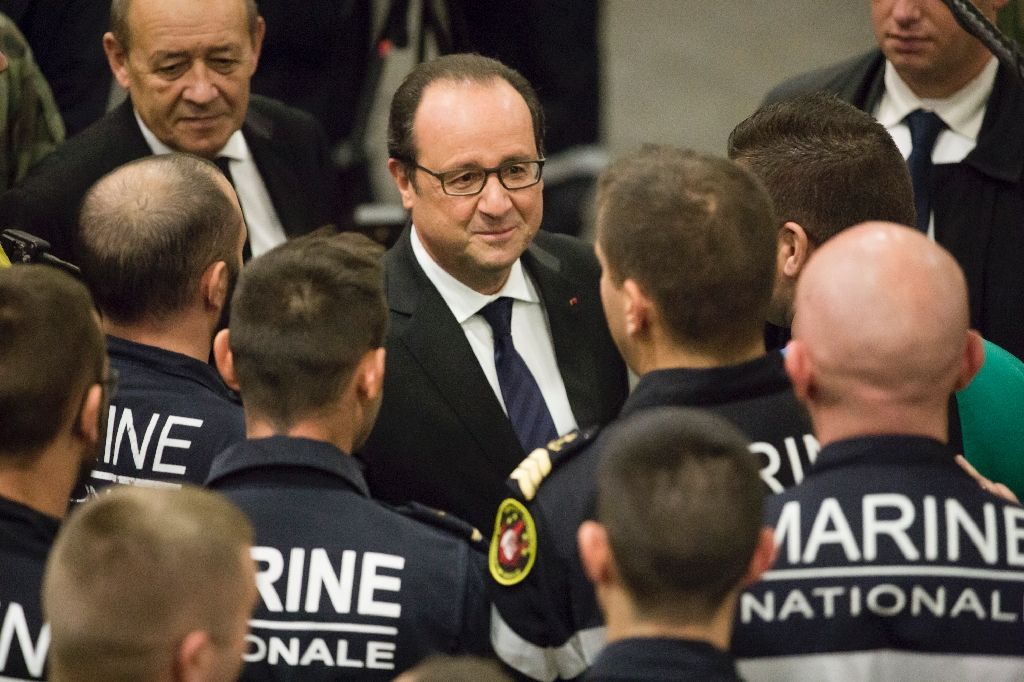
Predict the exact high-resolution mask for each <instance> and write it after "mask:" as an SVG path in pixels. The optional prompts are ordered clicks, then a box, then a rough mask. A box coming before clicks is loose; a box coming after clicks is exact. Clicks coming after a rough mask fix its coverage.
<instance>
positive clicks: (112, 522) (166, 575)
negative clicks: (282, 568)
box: [43, 485, 253, 682]
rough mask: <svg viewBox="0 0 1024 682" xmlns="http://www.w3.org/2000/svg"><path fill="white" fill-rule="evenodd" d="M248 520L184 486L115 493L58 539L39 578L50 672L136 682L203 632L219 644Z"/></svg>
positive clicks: (242, 586)
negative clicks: (48, 633)
mask: <svg viewBox="0 0 1024 682" xmlns="http://www.w3.org/2000/svg"><path fill="white" fill-rule="evenodd" d="M252 541H253V533H252V527H251V526H250V524H249V521H248V519H247V518H246V517H245V515H244V514H242V512H241V511H239V510H238V509H237V508H236V507H235V506H234V505H233V504H231V503H230V502H228V501H227V499H226V498H224V497H222V496H221V495H219V494H218V493H214V492H212V491H209V490H203V489H201V488H196V487H193V486H188V485H186V486H183V487H182V488H181V489H179V490H154V489H141V488H133V487H130V486H123V487H122V486H117V487H116V489H113V490H112V491H111V492H106V493H104V494H103V495H101V496H99V497H98V498H95V499H93V500H90V501H89V502H88V503H86V504H84V505H83V506H82V507H80V508H79V509H78V510H76V512H75V513H74V514H72V515H71V516H70V518H69V520H68V521H67V523H66V524H65V525H64V527H63V528H62V529H61V531H60V533H59V534H58V536H57V540H56V542H55V544H54V546H53V550H52V552H51V554H50V557H49V560H48V561H47V566H46V574H45V576H44V578H43V612H44V614H45V616H46V619H47V621H48V622H49V623H50V629H51V636H52V641H51V644H50V654H49V655H50V669H51V672H53V673H55V674H57V675H59V676H60V678H63V679H75V680H78V679H82V680H105V681H113V682H117V681H120V680H124V681H125V682H128V681H129V680H130V681H132V682H139V681H145V680H150V679H156V675H157V674H158V673H159V672H160V671H162V670H167V669H169V668H170V661H171V659H172V657H173V656H174V649H175V646H176V645H177V644H178V643H180V642H181V640H182V638H183V637H184V636H185V635H186V634H187V633H189V632H192V631H195V630H205V631H207V632H209V633H210V636H211V638H212V639H213V640H214V641H215V642H216V641H223V640H224V639H225V638H228V637H230V636H231V634H232V633H233V632H234V629H235V628H236V627H237V625H236V622H237V618H238V615H239V613H240V609H241V608H244V604H245V601H246V595H247V594H248V593H250V591H251V585H250V584H249V581H251V580H252V573H251V572H250V571H249V570H247V567H246V562H247V561H250V559H249V550H250V546H251V545H252Z"/></svg>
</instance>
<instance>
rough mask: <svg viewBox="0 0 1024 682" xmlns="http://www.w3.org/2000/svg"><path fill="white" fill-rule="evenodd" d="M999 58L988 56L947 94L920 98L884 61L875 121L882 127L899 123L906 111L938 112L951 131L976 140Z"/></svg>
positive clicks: (890, 126) (907, 112) (889, 64)
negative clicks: (962, 83)
mask: <svg viewBox="0 0 1024 682" xmlns="http://www.w3.org/2000/svg"><path fill="white" fill-rule="evenodd" d="M998 68H999V61H998V60H997V59H996V58H995V57H992V58H991V59H989V62H988V64H986V65H985V68H984V69H982V70H981V73H979V74H978V75H977V76H975V77H974V79H973V80H971V81H970V82H969V83H968V84H967V85H965V86H964V87H962V88H960V89H959V90H957V91H956V92H955V93H953V95H951V96H950V97H945V98H942V99H933V98H920V97H918V96H917V95H915V94H914V91H913V90H911V89H910V86H909V85H907V84H906V82H905V81H904V80H903V79H902V78H901V77H900V75H899V74H898V73H896V68H895V67H894V66H893V65H892V64H891V63H890V62H888V61H886V62H885V77H884V78H885V95H884V96H883V97H882V101H881V102H880V103H879V107H878V116H877V117H876V118H877V119H878V122H879V123H881V124H882V125H883V126H885V127H886V128H892V127H893V126H895V125H897V124H899V123H901V122H902V121H903V119H904V118H906V116H907V114H909V113H910V112H912V111H915V110H916V109H926V110H928V111H934V112H935V113H936V114H938V116H939V118H941V119H942V122H943V123H945V124H946V126H947V127H948V128H949V129H950V130H952V131H953V132H955V133H958V134H960V135H963V136H964V137H967V138H970V139H972V140H976V139H977V138H978V133H979V132H980V131H981V124H982V121H984V118H985V106H986V105H987V103H988V98H989V95H991V94H992V86H993V85H994V84H995V80H996V71H997V70H998Z"/></svg>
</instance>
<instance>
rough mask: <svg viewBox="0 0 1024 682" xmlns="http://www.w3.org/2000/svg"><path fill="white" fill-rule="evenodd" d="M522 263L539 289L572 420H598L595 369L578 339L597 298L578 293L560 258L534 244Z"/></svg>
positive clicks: (584, 342) (583, 342)
mask: <svg viewBox="0 0 1024 682" xmlns="http://www.w3.org/2000/svg"><path fill="white" fill-rule="evenodd" d="M522 260H523V266H524V267H525V268H526V270H527V272H529V273H530V276H531V277H533V280H534V282H535V283H536V284H537V289H538V290H539V291H540V296H541V299H542V303H543V304H544V309H545V311H546V312H547V316H548V324H549V325H550V326H551V341H552V343H553V345H554V347H555V360H556V361H557V362H558V371H559V373H560V374H561V375H562V383H563V384H565V392H566V395H567V396H568V398H569V405H570V406H571V407H572V412H573V416H575V417H576V423H577V424H579V425H580V426H581V427H584V426H589V425H591V424H592V423H596V422H597V421H598V419H597V416H596V415H595V414H594V409H593V408H594V406H595V405H596V403H597V401H595V399H594V395H595V390H597V389H596V387H595V386H594V376H595V368H594V367H593V366H592V365H593V358H592V357H591V354H590V353H588V352H585V349H586V348H587V347H588V346H587V339H580V330H581V329H584V328H585V327H584V325H583V324H582V320H583V315H584V311H586V310H588V309H589V308H591V307H592V306H594V305H597V306H600V305H601V302H600V301H599V300H594V301H589V300H585V298H586V297H584V296H582V295H581V292H580V290H579V287H578V286H577V285H576V284H574V283H573V282H572V281H570V280H569V279H568V278H566V277H565V275H564V274H562V267H561V265H562V264H561V261H560V260H559V259H558V257H556V256H555V255H554V254H552V253H551V252H549V251H545V250H544V249H543V248H541V247H540V246H538V245H537V244H536V243H534V244H533V245H531V246H530V248H529V249H527V250H526V252H525V253H524V254H523V257H522Z"/></svg>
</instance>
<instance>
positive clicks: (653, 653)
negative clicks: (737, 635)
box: [584, 637, 740, 680]
mask: <svg viewBox="0 0 1024 682" xmlns="http://www.w3.org/2000/svg"><path fill="white" fill-rule="evenodd" d="M684 671H685V674H684ZM638 673H639V674H638ZM584 679H594V680H601V679H614V680H627V679H654V680H662V679H664V680H667V679H687V680H698V679H714V680H728V679H735V680H739V679H740V676H739V673H738V672H737V670H736V662H735V659H733V657H732V655H731V654H730V653H728V652H726V651H722V650H720V649H717V648H715V647H714V646H712V645H711V644H709V643H707V642H701V641H697V640H692V639H676V638H672V637H642V638H641V637H636V638H628V639H620V640H617V641H615V642H610V643H609V644H608V645H607V646H606V647H605V648H604V650H603V651H602V652H601V653H600V654H598V658H597V660H596V661H595V662H594V667H593V669H592V670H591V671H590V672H589V674H585V675H584Z"/></svg>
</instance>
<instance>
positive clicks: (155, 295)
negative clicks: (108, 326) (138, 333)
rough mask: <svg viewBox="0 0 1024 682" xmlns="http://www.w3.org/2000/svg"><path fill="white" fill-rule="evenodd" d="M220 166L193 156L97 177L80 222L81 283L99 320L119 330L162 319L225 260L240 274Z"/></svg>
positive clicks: (234, 214) (236, 233)
mask: <svg viewBox="0 0 1024 682" xmlns="http://www.w3.org/2000/svg"><path fill="white" fill-rule="evenodd" d="M222 178H223V175H222V174H221V173H220V171H219V170H217V167H216V166H215V165H213V164H212V163H210V162H209V161H206V160H205V159H200V158H199V157H197V156H192V155H190V154H181V153H172V154H161V155H159V156H147V157H145V158H142V159H139V160H137V161H132V162H131V163H128V164H125V165H123V166H120V167H119V168H117V169H115V170H113V171H111V172H110V173H108V174H107V175H105V176H103V177H102V178H100V179H99V180H98V181H97V182H96V184H95V185H93V186H92V188H91V189H90V190H89V192H88V193H87V194H86V195H85V199H84V202H83V204H82V210H81V213H80V215H79V230H78V249H77V251H78V254H79V264H80V266H81V268H82V277H83V278H84V279H85V282H86V284H87V285H88V286H89V289H90V291H92V294H93V296H94V297H95V299H96V305H97V306H98V307H99V309H100V310H101V311H102V312H103V314H104V315H105V316H107V317H109V318H110V319H112V320H114V321H115V322H118V323H121V324H132V323H138V322H141V321H143V320H148V319H155V320H162V319H166V318H167V317H169V316H171V315H173V314H175V313H177V312H180V311H181V310H183V309H184V308H185V307H186V306H187V305H188V304H189V302H191V301H192V299H193V297H194V296H196V295H197V294H198V291H199V282H200V280H201V278H202V275H203V272H204V271H205V270H206V269H207V268H208V267H209V266H210V265H212V264H213V263H215V262H217V261H224V262H225V263H226V264H227V267H228V270H229V272H230V273H231V274H232V279H234V277H235V276H237V274H238V263H237V259H238V255H237V252H238V248H239V246H238V245H239V241H240V234H241V230H243V229H244V223H243V222H242V219H241V218H240V217H239V213H238V208H237V207H236V206H235V204H234V202H233V200H232V199H231V198H230V197H229V196H228V195H227V194H226V193H225V189H224V186H223V185H221V184H220V182H219V180H220V179H222Z"/></svg>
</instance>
